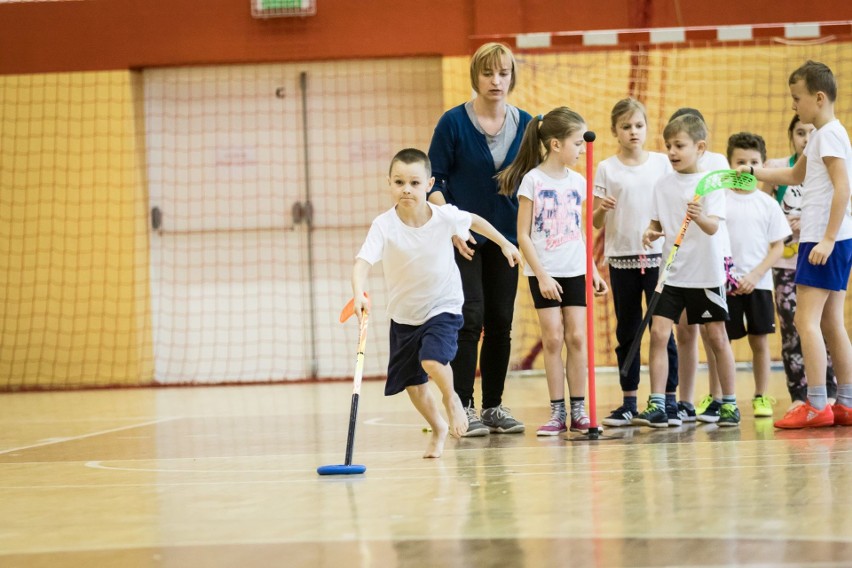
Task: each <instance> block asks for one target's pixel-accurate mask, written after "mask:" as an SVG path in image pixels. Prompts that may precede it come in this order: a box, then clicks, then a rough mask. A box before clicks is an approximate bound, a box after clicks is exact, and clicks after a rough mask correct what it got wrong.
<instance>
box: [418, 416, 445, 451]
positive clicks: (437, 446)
mask: <svg viewBox="0 0 852 568" xmlns="http://www.w3.org/2000/svg"><path fill="white" fill-rule="evenodd" d="M448 430H449V429H448V427H447V423H446V422H444V421H443V419H442V420H441V424H440V425H439V426H438V427H437V428H436V427H435V426H432V436H430V438H429V443H428V444H427V445H426V452H424V454H423V457H424V458H439V457H441V454H443V453H444V442H445V441H446V440H447V432H448Z"/></svg>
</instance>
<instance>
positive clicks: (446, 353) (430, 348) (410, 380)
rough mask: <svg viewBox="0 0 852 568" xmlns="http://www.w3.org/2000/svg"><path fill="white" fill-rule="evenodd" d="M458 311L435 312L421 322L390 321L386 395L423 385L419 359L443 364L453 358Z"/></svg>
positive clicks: (458, 323) (458, 321) (457, 330)
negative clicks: (418, 323) (414, 323)
mask: <svg viewBox="0 0 852 568" xmlns="http://www.w3.org/2000/svg"><path fill="white" fill-rule="evenodd" d="M462 323H464V318H463V317H462V316H461V314H446V313H444V314H438V315H436V316H434V317H432V318H430V319H428V320H426V321H425V322H423V323H422V324H420V325H405V324H401V323H396V322H395V321H393V320H391V324H390V356H389V358H388V380H387V383H385V396H390V395H393V394H397V393H400V392H402V391H404V390H405V387H409V386H413V385H422V384H423V383H425V382H427V381H428V380H429V377H428V376H427V375H426V371H424V370H423V366H422V365H421V364H420V362H421V361H437V362H438V363H441V364H442V365H446V364H447V363H449V362H450V361H452V360H453V359H455V357H456V351H457V350H458V338H459V330H460V329H461V327H462Z"/></svg>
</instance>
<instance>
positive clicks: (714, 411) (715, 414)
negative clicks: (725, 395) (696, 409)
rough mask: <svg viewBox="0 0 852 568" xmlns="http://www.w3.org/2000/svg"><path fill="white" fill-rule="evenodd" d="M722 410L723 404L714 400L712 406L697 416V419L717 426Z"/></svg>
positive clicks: (709, 405) (708, 406)
mask: <svg viewBox="0 0 852 568" xmlns="http://www.w3.org/2000/svg"><path fill="white" fill-rule="evenodd" d="M721 409H722V403H721V402H719V401H718V400H715V399H714V400H713V402H711V403H710V404H708V405H707V408H706V409H705V410H704V412H702V413H701V414H699V415H697V416H696V417H695V418H696V419H697V420H698V421H699V422H707V423H709V424H715V423H716V422H718V421H719V411H720V410H721Z"/></svg>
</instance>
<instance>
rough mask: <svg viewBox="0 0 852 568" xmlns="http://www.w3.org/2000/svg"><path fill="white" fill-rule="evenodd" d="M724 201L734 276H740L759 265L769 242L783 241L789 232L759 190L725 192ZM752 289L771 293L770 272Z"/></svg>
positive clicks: (775, 206) (773, 205)
mask: <svg viewBox="0 0 852 568" xmlns="http://www.w3.org/2000/svg"><path fill="white" fill-rule="evenodd" d="M725 200H726V201H727V207H726V209H727V215H728V218H727V220H726V222H727V225H728V235H729V236H730V239H731V256H732V257H733V258H734V268H735V270H736V275H737V276H738V277H741V276H743V275H745V274H748V273H749V272H751V271H752V270H754V268H755V267H756V266H758V265H759V264H760V263H761V262H763V259H764V258H766V254H767V253H768V252H769V245H770V244H771V243H773V242H775V241H783V240H784V239H786V238H787V237H789V236H790V235H792V234H793V232H792V231H791V230H790V225H789V224H788V223H787V218H786V217H785V216H784V213H782V212H781V208H780V207H778V203H777V202H776V201H775V200H774V199H772V198H771V197H769V196H768V195H766V194H765V193H763V192H762V191H759V190H755V191H752V192H749V193H737V192H736V191H731V190H729V189H726V190H725ZM755 288H756V289H758V290H772V271H771V270H767V271H766V272H765V273H764V274H763V276H761V278H760V281H759V282H758V283H757V286H755Z"/></svg>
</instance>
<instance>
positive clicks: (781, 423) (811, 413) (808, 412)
mask: <svg viewBox="0 0 852 568" xmlns="http://www.w3.org/2000/svg"><path fill="white" fill-rule="evenodd" d="M850 410H852V409H850ZM833 425H834V413H832V411H831V405H826V407H825V408H823V409H822V410H817V409H816V408H814V407H813V406H811V403H810V402H806V403H805V404H802V405H799V406H797V407H795V408H793V409H791V410H790V411H789V412H788V413H787V414H785V415H784V418H782V419H781V420H778V421H776V422H775V427H776V428H819V427H821V426H833Z"/></svg>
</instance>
